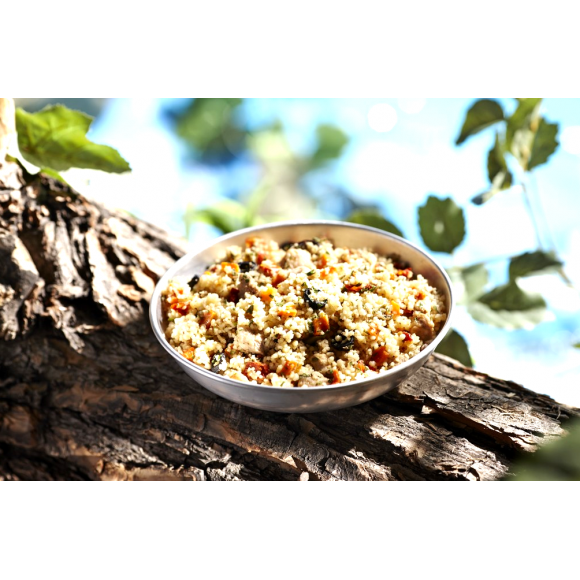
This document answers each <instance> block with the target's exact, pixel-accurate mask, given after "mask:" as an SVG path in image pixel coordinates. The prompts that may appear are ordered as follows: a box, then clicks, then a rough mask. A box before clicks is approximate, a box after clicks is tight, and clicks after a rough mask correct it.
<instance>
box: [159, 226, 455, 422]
mask: <svg viewBox="0 0 580 580" xmlns="http://www.w3.org/2000/svg"><path fill="white" fill-rule="evenodd" d="M252 236H259V237H264V238H267V239H271V240H274V241H276V242H278V243H279V244H282V243H284V242H289V241H290V242H299V241H301V240H306V239H312V238H314V237H319V238H323V237H326V238H328V239H330V240H331V241H332V242H333V243H334V244H335V245H336V246H338V247H341V246H342V247H349V248H353V249H356V248H370V249H371V250H372V251H374V252H376V253H378V254H399V255H400V257H401V259H402V260H403V261H406V262H409V263H410V264H411V267H412V269H413V272H415V273H416V274H421V275H423V276H424V277H425V278H426V279H427V280H428V281H429V283H430V284H431V285H432V286H435V287H436V288H438V289H439V291H440V292H441V293H442V296H443V297H444V298H445V303H446V305H447V320H446V322H445V325H444V326H443V328H442V329H441V330H440V332H439V334H438V335H437V336H436V337H435V339H434V340H433V341H432V342H431V343H430V344H429V345H427V347H426V348H425V349H424V350H423V351H422V352H421V353H419V354H418V355H416V356H414V357H413V358H411V359H410V360H408V361H407V362H405V363H402V364H400V365H398V366H396V367H394V368H392V369H389V370H387V371H384V372H382V373H381V374H379V375H378V376H376V377H373V378H371V379H362V380H358V381H352V382H350V383H340V384H337V385H330V386H324V387H304V388H282V387H271V386H264V385H258V384H252V383H243V382H241V381H236V380H234V379H229V378H227V377H222V376H221V375H216V374H214V373H211V372H210V371H208V370H206V369H204V368H202V367H200V366H197V365H196V364H194V363H192V362H190V361H188V360H186V359H185V358H184V357H183V356H181V355H180V354H178V353H177V352H176V351H175V350H173V348H172V347H171V345H170V344H169V342H168V341H167V340H166V338H165V334H164V331H163V322H162V313H161V293H162V292H163V290H164V289H165V288H166V287H167V284H168V282H169V280H171V279H172V278H175V277H176V276H186V277H188V278H191V277H193V276H194V275H195V274H197V275H201V274H203V272H205V270H206V266H207V264H209V263H212V262H214V261H216V260H217V258H218V255H219V254H221V253H223V252H224V250H225V249H226V248H227V247H228V246H232V245H239V246H244V243H245V240H246V238H248V237H252ZM453 305H454V302H453V291H452V287H451V281H450V280H449V277H448V276H447V274H446V272H445V270H444V269H443V268H442V267H441V266H440V265H439V264H438V263H437V262H436V261H435V260H434V259H433V258H432V257H431V256H429V255H428V254H427V253H425V252H424V251H423V250H421V249H420V248H418V247H416V246H414V245H413V244H411V243H409V242H407V241H406V240H404V239H402V238H400V237H398V236H395V235H393V234H389V233H387V232H384V231H382V230H378V229H375V228H370V227H366V226H361V225H356V224H350V223H343V222H334V221H304V222H282V223H276V224H269V225H263V226H258V227H254V228H248V229H245V230H240V231H237V232H234V233H232V234H228V235H226V236H222V237H221V238H218V239H217V240H215V241H214V242H212V243H211V244H210V245H207V246H205V247H203V248H201V249H199V250H198V251H196V252H193V253H189V254H187V255H186V256H184V257H183V258H181V259H180V260H179V261H178V262H176V263H175V264H174V265H173V266H172V267H171V268H170V269H169V270H168V271H167V272H166V273H165V275H164V276H163V277H162V278H161V279H160V280H159V282H158V283H157V286H156V288H155V291H154V292H153V296H152V299H151V306H150V311H149V315H150V319H151V325H152V327H153V332H154V333H155V336H156V338H157V340H158V341H159V342H160V343H161V345H162V346H163V348H164V349H165V350H166V351H167V352H168V353H169V354H170V355H171V357H172V358H173V359H174V361H175V362H176V363H177V364H178V365H179V366H180V367H181V368H182V369H183V370H184V371H185V372H186V373H187V374H188V375H189V376H190V377H191V378H192V379H193V380H194V381H195V382H196V383H198V384H200V385H202V386H203V387H205V388H206V389H208V390H209V391H211V392H212V393H215V394H216V395H219V396H220V397H223V398H225V399H229V400H230V401H233V402H234V403H238V404H240V405H245V406H247V407H253V408H255V409H262V410H265V411H276V412H279V413H315V412H320V411H332V410H335V409H341V408H344V407H350V406H353V405H359V404H361V403H365V402H366V401H370V400H371V399H374V398H376V397H378V396H380V395H382V394H384V393H386V392H387V391H390V390H391V389H394V388H395V387H396V386H397V385H399V384H400V383H402V382H403V381H404V380H406V379H408V378H409V377H410V376H411V375H412V374H413V373H415V372H417V371H418V370H419V369H420V368H421V367H422V366H423V365H424V364H425V362H426V361H427V359H428V358H429V356H430V355H431V353H432V352H433V351H434V350H435V348H436V347H437V345H438V344H439V343H440V342H441V341H442V340H443V338H444V337H445V335H446V334H447V332H448V330H449V328H450V322H451V315H452V311H453Z"/></svg>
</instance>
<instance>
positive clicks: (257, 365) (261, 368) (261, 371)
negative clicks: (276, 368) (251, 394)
mask: <svg viewBox="0 0 580 580" xmlns="http://www.w3.org/2000/svg"><path fill="white" fill-rule="evenodd" d="M250 369H254V370H255V371H256V372H257V373H258V375H260V376H259V377H258V378H257V379H256V380H257V381H258V383H260V384H261V383H263V382H264V379H265V378H266V376H267V375H269V374H270V367H269V366H268V365H267V364H264V363H261V362H247V363H246V364H245V366H244V370H243V371H242V374H243V375H244V376H245V377H246V378H248V379H250V377H249V376H248V371H249V370H250ZM250 380H252V379H250Z"/></svg>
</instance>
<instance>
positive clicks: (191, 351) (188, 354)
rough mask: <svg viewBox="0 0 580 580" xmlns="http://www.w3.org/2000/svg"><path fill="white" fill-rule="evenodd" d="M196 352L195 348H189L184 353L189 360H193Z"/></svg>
mask: <svg viewBox="0 0 580 580" xmlns="http://www.w3.org/2000/svg"><path fill="white" fill-rule="evenodd" d="M194 353H195V348H188V349H187V350H184V351H183V353H182V354H183V356H184V357H185V358H186V359H187V360H189V361H192V360H193V355H194Z"/></svg>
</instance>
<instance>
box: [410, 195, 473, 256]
mask: <svg viewBox="0 0 580 580" xmlns="http://www.w3.org/2000/svg"><path fill="white" fill-rule="evenodd" d="M419 227H420V229H421V237H422V238H423V241H424V242H425V245H426V246H427V247H428V248H429V249H430V250H433V251H434V252H446V253H447V254H451V253H452V252H453V250H455V248H457V247H458V246H459V245H460V244H461V242H463V239H464V238H465V217H464V215H463V210H462V209H461V208H460V207H459V206H458V205H457V204H456V203H455V202H454V201H453V200H452V199H451V198H450V197H448V198H445V199H439V198H437V197H434V196H429V198H428V199H427V203H426V204H425V205H424V206H421V207H420V208H419Z"/></svg>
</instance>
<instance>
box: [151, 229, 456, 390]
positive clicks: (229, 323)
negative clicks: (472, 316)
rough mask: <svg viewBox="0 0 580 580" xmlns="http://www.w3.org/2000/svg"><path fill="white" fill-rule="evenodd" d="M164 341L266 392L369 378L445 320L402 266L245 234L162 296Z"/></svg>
mask: <svg viewBox="0 0 580 580" xmlns="http://www.w3.org/2000/svg"><path fill="white" fill-rule="evenodd" d="M162 312H163V322H164V325H165V336H166V338H167V340H168V341H169V344H170V345H171V346H172V347H173V348H174V349H175V350H176V351H177V352H178V353H179V354H181V355H182V356H183V357H184V358H186V359H187V360H189V361H191V362H193V363H195V364H197V365H199V366H201V367H203V368H205V369H207V370H209V371H211V372H213V373H216V374H219V375H222V376H224V377H229V378H231V379H236V380H239V381H243V382H249V383H254V384H255V383H258V384H262V385H268V386H274V387H318V386H328V385H333V384H338V383H346V382H350V381H355V380H359V379H367V378H374V377H376V376H377V375H378V374H379V373H381V372H384V371H386V370H388V369H391V368H393V367H395V366H397V365H399V364H401V363H403V362H405V361H407V360H409V359H410V358H412V357H414V356H415V355H417V354H418V353H419V352H421V350H423V349H424V348H425V347H426V346H427V345H428V344H429V343H431V342H432V341H433V339H434V338H435V337H436V336H437V334H438V333H439V331H440V330H441V328H442V327H443V325H444V323H445V320H446V318H447V314H446V305H445V299H444V298H443V296H442V295H441V293H440V292H439V290H438V289H437V288H434V287H432V286H431V285H430V284H429V282H428V281H427V280H426V279H425V278H424V277H423V276H421V275H415V274H414V272H413V270H412V267H411V265H410V264H406V263H400V259H399V258H398V257H397V256H383V255H378V254H376V253H374V252H373V251H371V250H370V249H351V248H345V247H338V248H337V247H334V245H333V243H332V242H331V241H330V240H327V239H319V238H313V239H311V240H303V241H300V242H296V243H292V242H289V243H287V244H282V245H281V246H279V245H278V244H277V243H276V242H275V241H271V240H267V239H263V238H259V237H252V238H249V239H247V240H246V243H245V247H244V248H242V247H239V246H231V247H229V248H228V249H227V250H226V252H225V254H224V255H223V256H221V258H220V259H219V260H218V261H217V262H216V263H214V264H210V265H209V266H208V267H207V271H206V272H205V273H204V274H203V275H200V276H197V275H196V276H193V278H191V279H189V280H187V279H184V278H179V277H177V278H174V279H172V280H170V281H169V284H168V286H167V288H166V289H165V290H164V291H163V294H162Z"/></svg>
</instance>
